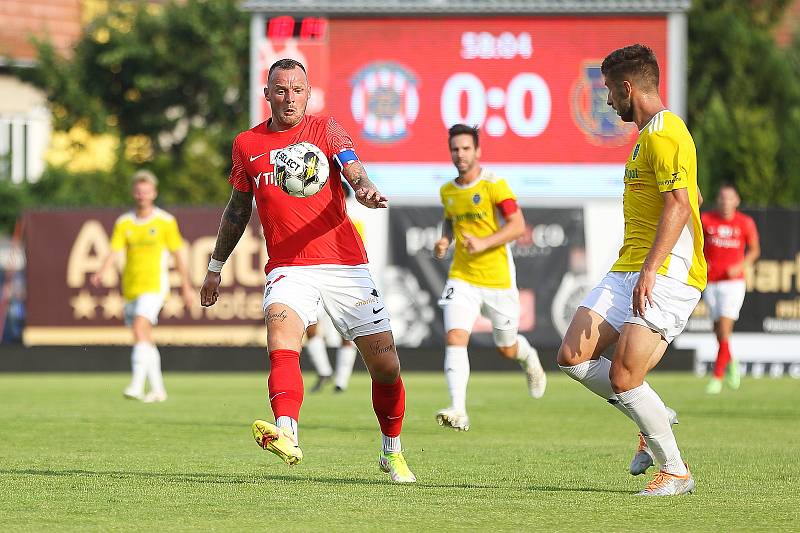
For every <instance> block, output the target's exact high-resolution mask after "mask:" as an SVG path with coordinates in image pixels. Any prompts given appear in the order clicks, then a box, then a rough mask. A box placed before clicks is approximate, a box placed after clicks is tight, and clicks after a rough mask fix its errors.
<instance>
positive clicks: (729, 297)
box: [703, 279, 747, 322]
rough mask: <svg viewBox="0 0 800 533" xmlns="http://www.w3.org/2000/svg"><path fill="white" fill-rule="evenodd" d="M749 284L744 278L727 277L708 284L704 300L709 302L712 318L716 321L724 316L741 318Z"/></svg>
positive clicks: (735, 318)
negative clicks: (740, 312) (740, 314)
mask: <svg viewBox="0 0 800 533" xmlns="http://www.w3.org/2000/svg"><path fill="white" fill-rule="evenodd" d="M746 292H747V284H746V283H745V281H744V280H743V279H727V280H724V281H715V282H713V283H709V284H708V285H707V286H706V290H705V291H703V300H705V302H706V304H708V310H709V311H710V315H711V319H712V320H713V321H714V322H716V321H717V320H719V318H720V317H722V316H724V317H726V318H730V319H731V320H739V311H741V310H742V304H743V303H744V295H745V293H746Z"/></svg>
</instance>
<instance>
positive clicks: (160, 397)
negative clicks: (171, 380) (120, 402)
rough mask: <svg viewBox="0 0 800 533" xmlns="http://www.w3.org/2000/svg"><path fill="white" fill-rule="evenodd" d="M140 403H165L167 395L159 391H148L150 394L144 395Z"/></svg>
mask: <svg viewBox="0 0 800 533" xmlns="http://www.w3.org/2000/svg"><path fill="white" fill-rule="evenodd" d="M142 401H143V402H144V403H161V402H166V401H167V393H166V392H164V391H161V392H155V391H150V392H148V393H147V394H145V395H144V398H143V399H142Z"/></svg>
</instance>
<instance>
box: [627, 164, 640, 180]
mask: <svg viewBox="0 0 800 533" xmlns="http://www.w3.org/2000/svg"><path fill="white" fill-rule="evenodd" d="M636 179H639V170H638V169H635V168H626V169H625V182H626V183H627V182H629V181H633V180H636Z"/></svg>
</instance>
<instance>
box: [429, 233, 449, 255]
mask: <svg viewBox="0 0 800 533" xmlns="http://www.w3.org/2000/svg"><path fill="white" fill-rule="evenodd" d="M448 248H450V239H448V238H447V237H442V238H441V239H439V240H438V241H436V243H435V244H434V245H433V256H434V257H435V258H436V259H443V258H444V256H445V254H447V249H448Z"/></svg>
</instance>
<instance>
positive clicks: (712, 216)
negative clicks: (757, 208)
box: [702, 211, 758, 320]
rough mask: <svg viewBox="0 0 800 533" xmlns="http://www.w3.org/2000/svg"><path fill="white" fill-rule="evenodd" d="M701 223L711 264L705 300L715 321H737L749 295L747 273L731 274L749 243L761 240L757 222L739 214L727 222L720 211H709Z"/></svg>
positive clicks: (706, 251) (740, 260)
mask: <svg viewBox="0 0 800 533" xmlns="http://www.w3.org/2000/svg"><path fill="white" fill-rule="evenodd" d="M702 222H703V233H704V236H705V246H704V248H703V253H704V254H705V256H706V261H707V262H708V286H707V287H706V290H705V291H704V292H703V299H704V300H705V301H706V303H707V304H708V306H709V308H710V310H711V318H712V319H713V320H717V319H719V317H721V316H724V317H728V318H731V319H733V320H737V319H738V318H739V311H740V310H741V308H742V303H743V302H744V296H745V292H746V287H745V281H744V272H739V273H731V272H730V269H731V267H733V266H735V265H738V264H739V263H741V262H742V261H743V260H744V254H745V247H746V246H747V245H748V243H751V244H752V243H755V242H757V241H758V231H757V229H756V225H755V222H753V219H752V218H750V217H749V216H747V215H745V214H744V213H740V212H739V211H736V212H735V214H734V216H733V218H731V219H730V220H726V219H724V218H723V217H722V215H721V214H720V213H719V212H718V211H707V212H705V213H703V215H702Z"/></svg>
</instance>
